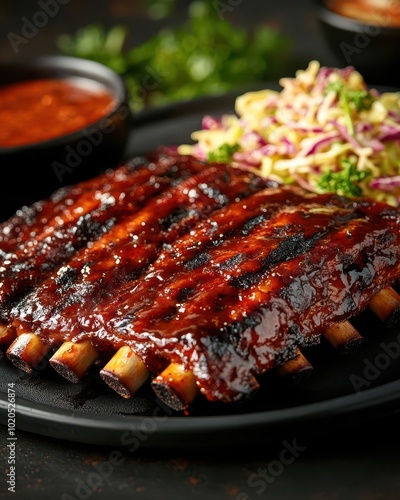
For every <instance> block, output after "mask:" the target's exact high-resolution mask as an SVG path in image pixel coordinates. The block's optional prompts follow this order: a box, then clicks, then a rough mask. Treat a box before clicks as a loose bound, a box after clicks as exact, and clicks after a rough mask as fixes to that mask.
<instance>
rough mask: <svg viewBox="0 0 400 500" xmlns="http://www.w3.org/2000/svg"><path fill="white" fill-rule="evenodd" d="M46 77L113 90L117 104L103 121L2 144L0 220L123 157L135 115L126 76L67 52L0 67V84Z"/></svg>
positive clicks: (94, 173) (1, 85) (104, 116)
mask: <svg viewBox="0 0 400 500" xmlns="http://www.w3.org/2000/svg"><path fill="white" fill-rule="evenodd" d="M48 79H57V80H58V79H61V80H63V81H67V82H69V83H71V84H76V85H78V86H79V85H84V86H87V87H88V88H89V87H93V88H97V89H102V91H105V92H107V93H108V94H111V96H112V97H113V104H112V105H111V107H110V108H108V109H107V110H106V112H105V113H104V114H103V115H102V116H101V119H98V120H97V121H95V122H92V123H90V124H89V125H85V126H83V127H82V128H80V129H78V130H75V131H71V132H68V133H66V134H65V135H62V136H58V137H55V138H51V139H47V140H46V139H44V140H39V141H38V142H33V143H29V144H21V145H13V146H6V147H4V146H3V147H0V164H1V166H2V170H3V177H2V182H0V199H1V200H2V201H1V203H0V220H5V219H6V218H7V217H9V216H10V215H12V214H13V213H14V212H15V211H16V210H17V209H18V208H19V207H21V206H23V205H29V204H31V203H33V202H34V201H37V200H39V199H42V198H46V197H48V196H49V195H50V194H51V193H53V192H54V191H56V190H57V189H58V188H60V187H62V186H66V185H70V184H74V183H76V182H79V181H81V180H85V179H88V178H91V177H93V176H95V175H96V174H98V173H99V172H101V171H102V170H104V169H106V168H108V167H110V166H115V165H117V164H118V163H119V162H121V161H122V160H123V159H124V153H125V148H126V143H127V139H128V135H129V131H130V126H131V113H130V109H129V104H128V93H127V89H126V87H125V84H124V82H123V80H122V78H121V77H120V76H119V75H118V74H117V73H115V72H114V71H112V70H111V69H109V68H107V67H106V66H104V65H102V64H99V63H97V62H94V61H89V60H86V59H79V58H74V57H66V56H47V57H41V58H37V59H34V60H32V61H28V62H20V63H17V64H15V63H7V64H2V65H0V87H5V86H8V85H12V84H16V83H18V84H19V83H22V82H30V81H34V80H48ZM27 112H29V110H27ZM38 127H40V122H39V121H38Z"/></svg>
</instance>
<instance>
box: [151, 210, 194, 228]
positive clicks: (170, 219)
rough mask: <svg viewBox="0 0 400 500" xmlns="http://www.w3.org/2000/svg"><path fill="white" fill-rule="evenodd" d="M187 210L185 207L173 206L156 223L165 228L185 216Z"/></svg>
mask: <svg viewBox="0 0 400 500" xmlns="http://www.w3.org/2000/svg"><path fill="white" fill-rule="evenodd" d="M188 213H189V211H188V209H187V208H186V207H182V206H180V207H176V208H174V209H173V210H172V211H171V212H170V213H169V214H168V215H167V216H166V217H163V218H162V219H159V221H158V224H159V226H160V228H161V229H162V230H164V231H165V230H166V229H168V228H169V227H171V226H173V225H174V224H177V223H178V222H180V221H181V220H183V219H184V218H185V217H187V215H188Z"/></svg>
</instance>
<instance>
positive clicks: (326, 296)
mask: <svg viewBox="0 0 400 500" xmlns="http://www.w3.org/2000/svg"><path fill="white" fill-rule="evenodd" d="M399 229H400V214H399V211H398V210H397V209H395V208H392V207H389V206H387V205H385V204H382V203H377V202H373V201H370V200H366V199H356V200H355V199H348V198H344V197H339V196H337V195H331V194H326V195H316V194H313V193H308V192H305V191H304V190H302V189H300V188H294V187H288V186H283V187H282V186H277V185H276V184H274V183H271V182H268V181H266V180H265V179H262V178H260V177H258V176H257V175H255V174H253V173H251V172H245V171H241V170H238V169H234V168H232V167H230V166H227V165H205V164H203V163H201V162H199V161H197V160H195V159H193V158H191V157H184V156H178V155H174V154H168V155H167V154H163V153H160V154H154V155H152V156H149V157H148V158H147V159H145V158H143V159H141V160H135V161H132V162H131V164H130V165H127V166H122V167H120V168H118V169H116V170H115V171H112V172H108V173H106V174H103V175H102V176H99V177H98V178H96V179H93V180H92V181H86V182H85V183H82V184H80V185H78V186H75V187H72V188H66V189H63V190H61V191H60V192H58V193H56V194H55V195H54V196H53V198H52V199H51V200H50V201H47V202H39V203H37V204H36V205H34V206H33V207H31V208H29V209H23V210H22V211H20V212H19V213H18V214H17V215H16V216H15V217H13V218H12V219H10V221H8V222H6V223H4V224H2V225H1V226H0V248H1V251H0V315H1V316H0V322H2V323H3V324H7V325H9V326H10V328H11V327H12V328H15V331H16V332H17V333H18V334H19V335H21V334H25V333H27V332H34V333H35V336H36V338H38V339H40V340H41V341H42V342H43V343H44V344H46V345H52V346H60V345H61V344H62V347H61V349H60V352H59V353H58V354H57V353H56V355H55V356H54V359H53V365H54V366H55V367H57V364H60V360H62V359H63V358H65V356H66V354H65V353H67V354H68V353H69V355H71V350H73V349H72V348H73V347H74V345H79V346H82V351H81V352H86V351H87V349H89V350H90V355H88V360H89V361H88V363H87V364H86V363H84V364H81V365H80V367H79V370H78V371H79V372H80V375H79V376H81V375H82V374H83V373H84V372H85V371H86V369H87V368H88V366H90V364H91V363H92V362H93V361H94V360H95V359H97V357H98V353H99V352H101V351H106V352H107V353H114V352H116V351H118V350H119V351H118V352H121V355H120V356H119V357H118V358H117V359H115V361H110V362H109V363H108V365H107V366H106V367H105V368H104V370H102V376H103V377H108V383H110V385H112V384H113V383H114V382H113V377H114V375H115V370H117V369H118V370H122V371H124V373H125V375H126V374H128V375H129V370H131V371H134V372H135V373H137V374H138V375H137V376H138V380H139V379H140V383H139V382H138V383H135V381H133V382H134V383H133V384H132V385H133V386H134V387H135V389H134V390H136V389H137V388H138V387H137V386H138V385H139V386H140V384H141V383H143V382H144V381H145V380H146V379H147V377H148V370H149V371H150V372H151V373H152V374H154V375H157V374H161V372H163V374H167V375H166V376H167V377H168V376H169V375H168V374H169V373H170V372H171V373H172V371H171V370H172V369H173V370H174V373H181V375H182V377H184V373H186V375H187V376H188V377H189V378H191V377H193V381H195V382H196V384H197V386H198V388H199V389H200V391H201V392H202V393H203V394H204V395H205V396H206V397H207V398H208V399H209V400H221V401H226V402H229V401H236V400H239V399H241V398H243V397H245V396H247V395H250V394H252V393H253V392H254V391H255V390H256V389H257V387H258V383H257V380H256V377H257V376H258V375H260V374H262V373H264V372H265V371H267V370H269V369H271V368H273V367H274V366H276V365H281V364H282V363H284V362H286V361H289V360H291V359H293V358H295V357H296V356H297V357H298V356H299V351H298V347H299V346H300V347H301V346H306V345H309V344H312V343H315V342H318V341H319V338H320V336H321V334H323V333H324V332H325V331H327V330H328V331H330V335H331V337H332V336H333V339H334V338H335V337H334V336H335V333H334V325H336V324H337V323H338V322H343V321H345V320H346V319H348V318H350V317H352V316H354V315H356V314H358V313H359V312H361V311H362V310H363V309H364V308H365V307H366V306H367V305H368V304H369V303H370V301H371V299H372V298H373V297H374V296H377V293H378V292H379V291H380V290H383V289H385V288H386V287H387V286H388V285H390V284H391V283H393V282H394V280H395V279H396V277H397V276H398V274H399V265H400V232H399ZM393 300H395V298H394V299H393ZM396 300H397V299H396ZM0 326H1V325H0ZM10 328H9V329H10ZM346 331H347V333H346V334H347V335H349V338H351V339H353V340H354V339H355V340H356V341H357V339H358V337H357V332H354V331H351V327H350V329H349V328H347V330H346ZM70 341H72V342H73V343H72V344H68V343H66V342H70ZM88 341H90V342H88ZM76 342H78V344H75V343H76ZM333 343H334V340H333ZM11 351H12V350H11ZM14 355H15V352H14V353H13V352H11V354H10V357H11V356H14ZM17 357H18V356H17ZM182 367H184V368H185V370H184V371H182ZM303 367H305V368H306V369H307V368H308V365H307V362H306V360H305V361H304V363H303ZM64 369H65V367H63V366H62V362H61V369H60V370H61V371H62V370H64ZM174 376H175V375H174ZM74 377H75V376H74V375H73V374H72V375H70V379H71V380H74ZM67 378H68V375H67ZM78 378H79V377H78ZM114 378H115V377H114ZM162 379H163V377H162V376H161V375H160V376H159V377H157V378H156V379H155V380H154V382H153V385H154V386H155V388H156V389H157V384H158V389H159V388H160V387H161V386H160V384H161V383H162ZM118 383H119V381H117V382H116V385H118ZM128 386H129V383H127V384H124V387H123V388H121V391H119V392H121V393H122V394H124V391H125V390H126V391H127V392H128V393H129V392H133V389H129V390H128V389H125V387H128ZM192 393H193V394H192ZM124 395H125V394H124ZM194 395H195V391H193V390H192V391H191V396H190V397H192V396H193V397H194Z"/></svg>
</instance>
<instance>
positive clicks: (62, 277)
mask: <svg viewBox="0 0 400 500" xmlns="http://www.w3.org/2000/svg"><path fill="white" fill-rule="evenodd" d="M78 277H79V271H78V270H77V269H74V268H73V267H70V266H66V267H64V268H61V269H60V270H59V271H58V273H57V277H56V279H55V280H54V282H55V284H56V285H57V286H58V287H60V288H59V292H60V293H64V292H66V291H67V290H68V289H69V288H70V287H71V286H72V285H73V284H74V283H75V282H76V281H77V279H78Z"/></svg>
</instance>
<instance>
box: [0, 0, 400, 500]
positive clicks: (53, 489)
mask: <svg viewBox="0 0 400 500" xmlns="http://www.w3.org/2000/svg"><path fill="white" fill-rule="evenodd" d="M99 4H100V2H99V1H98V0H97V1H94V0H87V1H85V2H78V1H76V0H71V2H70V3H68V5H65V6H63V7H62V15H58V16H56V17H55V18H54V19H53V20H51V22H49V24H48V25H47V26H46V27H45V28H43V29H42V30H41V32H40V33H39V34H38V35H37V36H36V37H35V38H34V39H32V40H31V41H30V42H29V43H28V44H27V45H26V46H24V47H23V49H22V50H21V54H18V56H16V55H15V53H13V51H12V50H11V48H10V45H9V42H8V39H7V33H9V32H10V31H14V32H18V30H19V29H20V28H21V23H22V18H23V16H27V17H28V18H29V16H31V15H32V14H33V13H34V12H35V10H37V8H38V7H37V4H36V2H28V1H18V0H16V1H4V0H3V1H1V0H0V58H1V59H3V60H6V59H15V58H16V57H26V58H29V57H31V56H35V55H39V54H49V53H54V52H56V43H55V42H56V39H57V36H58V34H59V33H60V32H73V31H74V30H75V29H77V28H78V27H80V26H83V25H85V24H87V23H93V22H97V21H99V22H100V21H101V22H105V23H106V24H110V25H111V24H112V23H114V22H122V21H123V22H124V23H129V24H130V26H131V27H132V40H133V43H136V42H139V41H141V40H143V39H144V38H146V36H148V35H149V34H151V33H153V32H155V31H156V30H157V29H159V27H160V26H161V25H162V21H159V22H156V23H155V22H153V21H149V20H148V19H146V17H145V15H144V13H143V12H144V11H143V8H142V7H141V6H140V2H134V1H128V0H115V1H113V2H109V1H107V2H101V4H100V5H99ZM233 4H235V5H236V7H235V9H234V10H233V11H232V17H233V18H234V19H235V20H236V21H237V22H240V23H242V24H243V25H245V26H251V25H252V24H254V23H255V22H259V21H260V19H262V20H263V21H264V22H265V23H267V24H269V25H271V26H274V27H276V28H278V29H280V30H281V31H282V33H284V34H286V35H287V36H289V37H291V39H292V52H291V57H290V60H289V61H288V65H287V72H288V74H290V73H291V72H293V71H294V70H295V69H296V68H301V67H305V66H306V65H307V63H308V61H310V60H311V59H318V60H320V61H321V63H323V64H326V65H335V64H337V60H336V59H335V58H334V56H333V55H332V54H331V52H330V50H329V49H328V47H327V45H326V42H325V41H324V39H323V38H322V37H321V33H320V31H319V28H318V25H317V23H316V20H315V16H314V10H313V3H312V2H311V1H310V0H302V1H301V2H300V1H296V2H295V1H290V0H281V1H279V2H276V1H265V2H258V1H257V0H243V1H242V2H232V5H233ZM180 6H181V7H182V8H181V9H180V11H179V12H178V15H177V17H176V18H175V21H176V22H179V20H180V19H181V18H183V16H184V7H185V2H180ZM179 16H180V17H179ZM282 76H284V75H282ZM396 406H397V405H394V407H392V408H391V410H390V413H391V414H390V415H382V416H381V417H379V416H378V417H376V418H375V419H373V420H371V421H368V422H364V423H362V424H360V425H354V423H353V425H352V426H350V427H345V428H343V429H340V428H339V429H335V430H332V429H331V428H330V426H327V428H326V429H321V428H319V429H318V432H317V433H312V432H309V433H304V434H301V435H295V436H294V437H293V435H292V434H288V436H287V439H288V440H291V441H290V442H291V443H292V444H293V443H294V441H293V439H295V440H296V441H295V442H296V444H297V445H298V449H299V450H300V451H299V452H298V453H297V455H298V456H297V455H296V457H295V460H293V461H291V463H288V464H286V465H282V464H279V463H278V459H279V457H280V456H281V453H282V450H283V448H284V447H285V436H283V437H282V435H280V436H279V438H278V439H277V440H276V441H274V440H272V441H270V442H268V443H264V444H260V443H256V442H255V443H254V444H253V445H249V446H246V447H243V446H241V447H239V446H235V436H234V435H232V446H231V447H229V448H214V447H213V446H212V443H210V446H209V447H207V448H206V449H203V450H196V449H192V450H190V449H189V450H188V449H184V450H183V449H179V448H178V449H173V448H171V449H167V450H166V449H163V450H158V449H143V448H140V447H139V449H137V450H135V451H134V452H131V451H129V450H126V449H125V450H124V449H119V448H117V449H115V448H113V447H103V446H94V445H87V444H79V443H74V442H69V441H63V440H58V439H53V438H47V437H44V436H41V435H36V434H34V433H30V432H27V431H22V430H17V438H18V440H17V453H16V466H17V484H16V494H13V493H9V492H7V483H6V479H7V477H6V474H7V463H6V459H7V457H8V455H9V449H8V448H7V444H8V441H7V429H6V427H4V426H1V427H0V449H1V457H2V458H1V460H2V464H1V469H0V470H1V471H2V477H0V497H4V498H5V497H8V496H9V497H10V498H18V499H20V498H21V499H25V498H29V499H31V498H42V499H45V498H51V499H56V498H62V499H71V498H79V499H87V498H113V497H112V495H113V494H114V495H115V497H116V498H118V499H121V500H123V499H128V498H129V499H131V498H141V499H150V500H153V499H159V498H160V499H162V498H167V499H169V498H171V499H172V498H173V499H178V500H179V499H188V498H199V499H200V498H209V499H233V500H245V499H253V500H254V499H257V498H268V499H274V500H275V499H278V500H280V499H303V498H304V499H314V500H339V499H340V500H341V499H356V500H357V499H360V500H364V499H365V500H381V499H382V500H386V499H388V500H390V499H398V498H400V475H399V473H398V470H399V464H400V460H399V454H398V450H399V447H400V431H399V424H398V422H399V415H398V413H397V407H396ZM399 409H400V403H399ZM17 420H18V418H17ZM110 457H113V459H114V461H111V462H110ZM110 463H111V464H113V465H111V466H110Z"/></svg>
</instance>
